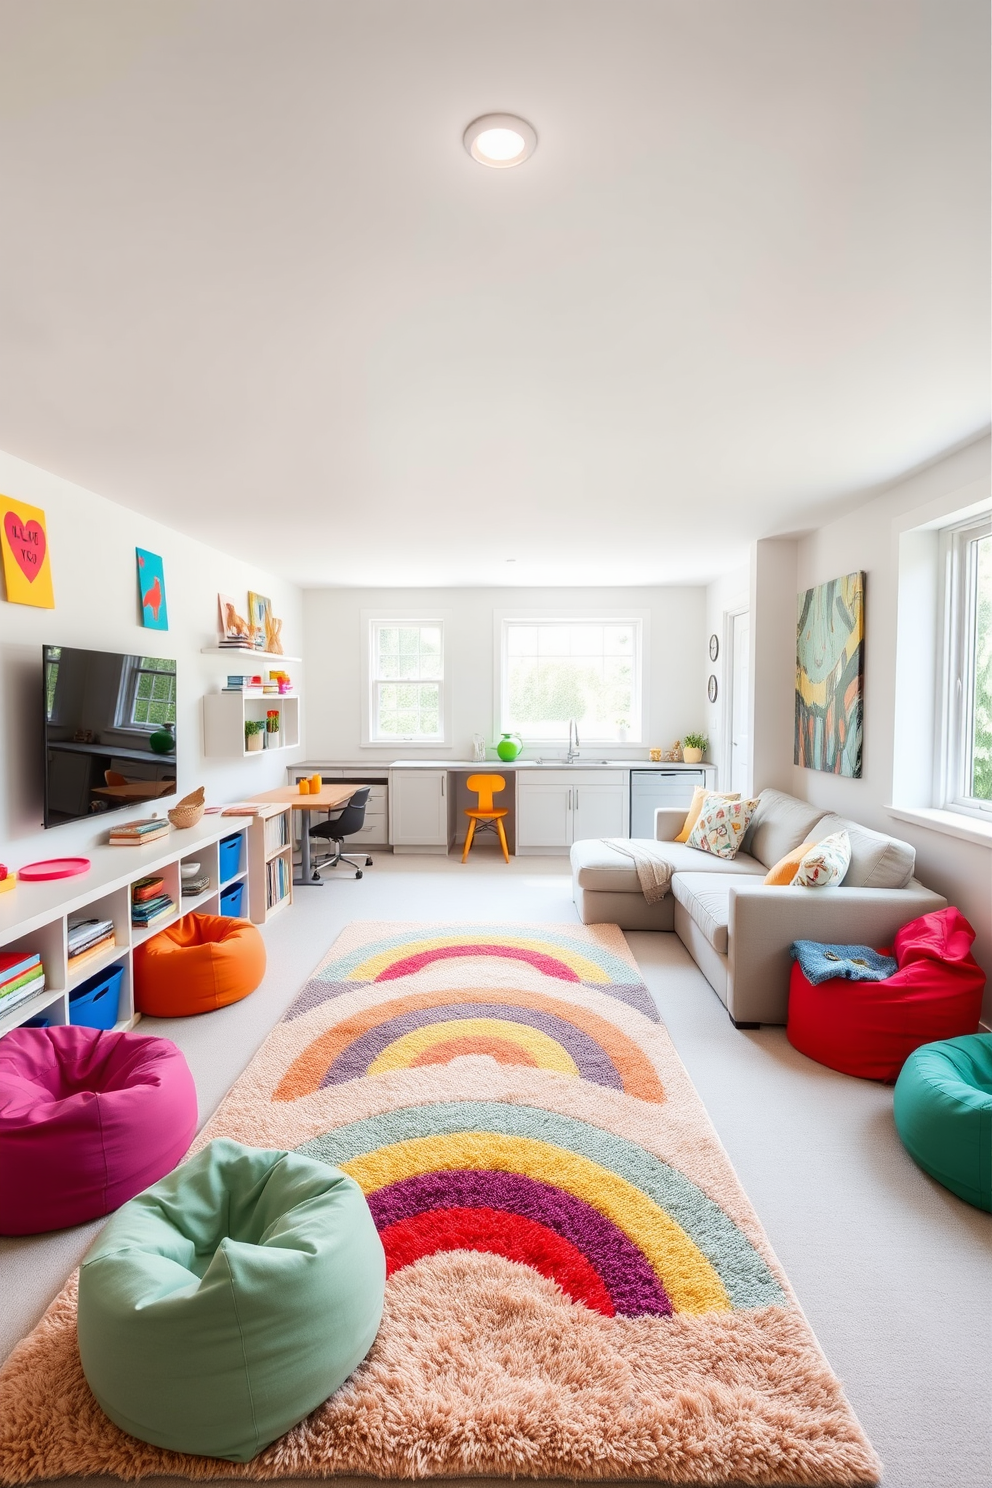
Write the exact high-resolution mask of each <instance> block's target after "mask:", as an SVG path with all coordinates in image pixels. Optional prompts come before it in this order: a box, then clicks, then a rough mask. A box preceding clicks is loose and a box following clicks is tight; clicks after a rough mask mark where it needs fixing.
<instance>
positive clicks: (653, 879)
mask: <svg viewBox="0 0 992 1488" xmlns="http://www.w3.org/2000/svg"><path fill="white" fill-rule="evenodd" d="M601 840H602V841H603V842H604V843H605V844H606V846H607V847H613V848H616V850H617V852H622V853H626V855H627V857H628V858H633V860H634V867H635V868H636V869H637V881H638V883H639V884H640V886H641V893H642V894H643V895H644V898H645V899H646V900H647V902H648V904H657V903H658V900H659V899H664V897H665V895H666V894H667V893H668V890H669V889H670V888H671V886H672V874H673V873H674V872H675V869H674V868H673V867H672V865H671V863H669V861H668V860H667V858H666V857H665V856H664V855H663V854H662V853H660V852H657V851H656V850H655V849H654V848H653V847H651V846H649V845H648V844H647V843H644V842H640V841H638V840H636V839H633V838H629V837H603V838H602V839H601Z"/></svg>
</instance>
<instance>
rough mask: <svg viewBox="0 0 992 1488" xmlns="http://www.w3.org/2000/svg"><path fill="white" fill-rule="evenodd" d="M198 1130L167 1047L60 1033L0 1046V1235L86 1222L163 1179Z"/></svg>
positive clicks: (189, 1095)
mask: <svg viewBox="0 0 992 1488" xmlns="http://www.w3.org/2000/svg"><path fill="white" fill-rule="evenodd" d="M195 1130H196V1086H195V1085H194V1084H193V1076H192V1075H191V1074H190V1072H189V1066H188V1065H187V1063H186V1060H185V1059H184V1058H183V1056H182V1054H181V1053H180V1051H179V1050H178V1049H177V1048H176V1046H175V1044H174V1043H172V1042H171V1041H170V1040H169V1039H164V1038H148V1037H147V1036H146V1035H144V1034H140V1033H113V1032H105V1031H103V1030H102V1029H97V1028H76V1027H71V1026H62V1027H54V1028H15V1029H13V1030H12V1031H11V1032H10V1033H8V1034H6V1035H5V1036H4V1037H3V1038H2V1039H0V1234H3V1235H36V1234H39V1233H40V1232H41V1231H43V1230H61V1229H64V1228H65V1227H66V1226H67V1225H78V1224H84V1223H85V1222H86V1221H87V1220H90V1219H98V1218H99V1217H100V1216H101V1215H103V1214H109V1213H110V1211H111V1210H112V1209H117V1208H119V1207H120V1205H121V1204H124V1203H126V1202H127V1200H128V1199H132V1198H134V1196H135V1194H138V1193H141V1191H142V1189H145V1188H148V1187H149V1186H150V1185H151V1184H152V1183H157V1182H158V1181H159V1179H160V1178H164V1177H165V1175H166V1173H171V1171H172V1169H173V1168H174V1167H175V1166H176V1164H177V1163H178V1162H179V1160H180V1158H182V1157H183V1156H184V1154H185V1152H186V1149H187V1148H188V1147H189V1144H190V1142H191V1141H192V1138H193V1133H194V1132H195Z"/></svg>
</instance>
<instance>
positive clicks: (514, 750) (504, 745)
mask: <svg viewBox="0 0 992 1488" xmlns="http://www.w3.org/2000/svg"><path fill="white" fill-rule="evenodd" d="M523 747H524V741H523V739H521V737H520V735H519V734H504V735H503V737H502V738H501V739H500V741H499V743H498V744H497V745H496V753H497V754H498V755H499V757H500V759H501V760H507V761H509V760H515V759H516V757H517V755H518V754H519V753H520V751H521V749H523Z"/></svg>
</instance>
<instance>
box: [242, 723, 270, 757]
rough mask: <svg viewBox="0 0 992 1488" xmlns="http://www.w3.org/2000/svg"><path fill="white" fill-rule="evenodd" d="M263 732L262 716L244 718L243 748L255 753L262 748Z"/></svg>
mask: <svg viewBox="0 0 992 1488" xmlns="http://www.w3.org/2000/svg"><path fill="white" fill-rule="evenodd" d="M264 732H265V719H264V718H246V719H245V748H246V749H247V750H248V753H249V754H257V753H258V751H259V750H260V749H261V748H262V743H263V740H262V735H263V733H264Z"/></svg>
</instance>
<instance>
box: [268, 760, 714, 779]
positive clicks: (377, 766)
mask: <svg viewBox="0 0 992 1488" xmlns="http://www.w3.org/2000/svg"><path fill="white" fill-rule="evenodd" d="M290 769H291V770H292V771H294V772H295V773H296V774H298V775H304V774H307V773H310V774H313V773H316V772H319V771H320V770H347V771H348V772H349V774H359V773H361V772H362V771H364V772H365V773H366V774H369V775H382V774H385V773H386V772H387V771H389V770H554V769H561V770H714V769H716V766H715V765H713V764H711V763H710V762H709V761H708V760H703V761H702V763H701V764H698V765H687V764H683V763H681V762H680V763H678V764H669V763H668V762H667V761H665V760H658V761H655V760H645V759H625V760H604V759H602V758H590V759H583V758H582V757H581V755H580V757H579V758H578V759H577V760H575V762H574V763H573V764H571V765H570V764H569V763H568V762H567V760H564V759H561V760H557V759H556V760H549V761H548V763H547V764H543V765H542V764H539V763H538V762H537V760H535V759H515V760H501V759H486V760H461V759H395V760H328V759H324V760H303V761H301V762H300V763H299V764H295V765H291V766H290Z"/></svg>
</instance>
